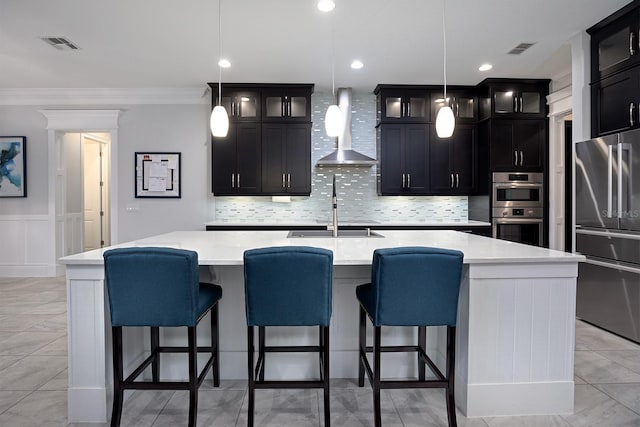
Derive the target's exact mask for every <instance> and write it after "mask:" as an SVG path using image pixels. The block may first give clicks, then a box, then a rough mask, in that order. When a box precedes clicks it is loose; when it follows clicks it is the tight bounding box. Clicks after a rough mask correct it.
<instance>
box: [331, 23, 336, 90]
mask: <svg viewBox="0 0 640 427" xmlns="http://www.w3.org/2000/svg"><path fill="white" fill-rule="evenodd" d="M334 32H335V31H334V26H333V19H331V94H332V95H334V96H335V94H336V75H335V65H336V64H335V62H336V58H335V56H336V52H335V35H334Z"/></svg>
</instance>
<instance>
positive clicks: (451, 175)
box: [450, 174, 453, 188]
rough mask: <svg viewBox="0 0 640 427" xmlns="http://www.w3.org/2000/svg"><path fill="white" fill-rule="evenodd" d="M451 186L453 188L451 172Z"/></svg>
mask: <svg viewBox="0 0 640 427" xmlns="http://www.w3.org/2000/svg"><path fill="white" fill-rule="evenodd" d="M450 187H451V188H453V174H451V186H450Z"/></svg>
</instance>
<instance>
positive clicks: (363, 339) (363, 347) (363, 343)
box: [358, 306, 367, 387]
mask: <svg viewBox="0 0 640 427" xmlns="http://www.w3.org/2000/svg"><path fill="white" fill-rule="evenodd" d="M366 316H367V314H366V312H365V311H364V308H362V306H360V328H359V334H358V336H359V338H360V345H359V347H360V349H359V350H358V353H359V355H358V387H362V386H364V361H363V360H362V358H363V357H364V358H366V357H367V324H366V321H367V319H366Z"/></svg>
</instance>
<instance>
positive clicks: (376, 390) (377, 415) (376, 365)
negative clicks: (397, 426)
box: [373, 326, 382, 427]
mask: <svg viewBox="0 0 640 427" xmlns="http://www.w3.org/2000/svg"><path fill="white" fill-rule="evenodd" d="M381 330H382V328H381V327H380V326H374V328H373V416H374V419H375V426H376V427H382V414H381V411H380V359H381V358H380V352H381V347H382V345H381V342H380V340H381Z"/></svg>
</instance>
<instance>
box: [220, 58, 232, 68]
mask: <svg viewBox="0 0 640 427" xmlns="http://www.w3.org/2000/svg"><path fill="white" fill-rule="evenodd" d="M218 65H219V66H221V67H222V68H229V67H231V62H229V60H228V59H224V58H222V59H221V60H220V61H218Z"/></svg>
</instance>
